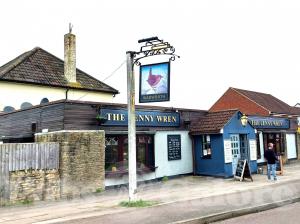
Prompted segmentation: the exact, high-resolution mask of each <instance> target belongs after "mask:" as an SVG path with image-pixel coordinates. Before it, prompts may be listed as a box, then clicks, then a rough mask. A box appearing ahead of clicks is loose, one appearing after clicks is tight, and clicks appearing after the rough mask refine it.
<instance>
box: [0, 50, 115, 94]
mask: <svg viewBox="0 0 300 224" xmlns="http://www.w3.org/2000/svg"><path fill="white" fill-rule="evenodd" d="M1 80H3V81H10V82H22V83H31V84H38V85H47V86H55V87H63V88H72V89H82V90H91V91H97V92H108V93H113V94H117V93H118V90H116V89H114V88H112V87H110V86H109V85H106V84H105V83H103V82H101V81H99V80H97V79H95V78H94V77H92V76H90V75H88V74H86V73H85V72H83V71H81V70H79V69H76V80H77V82H76V83H68V81H67V80H66V79H65V77H64V61H63V60H61V59H59V58H57V57H56V56H54V55H52V54H50V53H49V52H47V51H45V50H43V49H42V48H39V47H36V48H34V49H33V50H31V51H28V52H25V53H23V54H21V55H20V56H18V57H17V58H15V59H13V60H12V61H10V62H8V63H7V64H5V65H3V66H2V67H0V81H1Z"/></svg>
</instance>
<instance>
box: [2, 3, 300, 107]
mask: <svg viewBox="0 0 300 224" xmlns="http://www.w3.org/2000/svg"><path fill="white" fill-rule="evenodd" d="M0 4H1V13H0V21H1V41H0V64H1V65H3V64H4V63H6V62H8V61H9V60H11V59H13V58H15V57H16V56H18V55H19V54H21V53H23V52H25V51H28V50H31V49H32V48H34V47H36V46H39V47H41V48H43V49H45V50H47V51H49V52H50V53H52V54H54V55H56V56H58V57H59V58H62V59H63V35H64V34H65V33H67V32H68V23H69V22H71V23H72V24H74V28H73V33H74V34H76V36H77V67H78V68H80V69H81V70H83V71H85V72H87V73H88V74H90V75H92V76H94V77H96V78H98V79H99V80H101V81H102V80H104V79H105V78H106V77H107V76H109V75H111V74H112V73H113V72H114V71H115V70H116V69H117V68H118V67H119V66H120V65H122V63H123V62H124V61H125V60H126V51H128V50H138V49H139V44H138V43H137V40H139V39H141V38H146V37H151V36H158V37H159V38H161V39H163V40H165V41H168V42H169V43H171V44H172V45H173V46H174V47H175V48H176V53H177V54H178V55H180V56H181V58H180V59H177V60H176V61H174V62H172V64H171V101H170V102H167V103H166V102H165V103H158V104H156V105H162V106H173V107H188V108H197V109H209V108H210V107H211V106H212V104H213V103H214V102H215V101H216V100H217V99H218V98H219V97H220V96H221V95H222V94H223V93H224V92H225V91H226V90H227V89H228V88H229V87H236V88H242V89H247V90H253V91H258V92H265V93H270V94H272V95H274V96H275V97H278V98H279V99H281V100H283V101H285V102H286V103H288V104H290V105H292V106H293V105H295V104H296V103H298V102H299V103H300V95H299V86H300V85H299V73H300V13H299V8H300V1H288V0H283V1H276V0H270V1H269V0H249V1H244V0H234V1H230V0H226V1H225V0H224V1H222V0H205V1H200V0H185V1H183V0H181V1H176V0H172V1H171V0H170V1H164V0H151V1H149V0H147V1H143V0H126V1H125V0H119V1H117V0H109V1H101V0H94V1H89V0H81V1H75V0H70V1H69V0H67V1H66V0H49V1H48V0H44V1H41V0H26V1H24V0H19V1H16V0H6V1H1V3H0ZM136 82H137V83H138V70H136ZM105 83H107V84H109V85H111V86H112V87H114V88H116V89H118V90H119V91H120V92H121V93H120V94H119V96H117V97H116V98H115V99H114V102H123V103H126V88H127V87H126V64H123V65H122V66H121V67H120V69H119V70H117V71H116V72H115V73H114V74H113V76H111V77H110V78H109V79H106V80H105ZM136 92H137V93H138V89H137V88H136ZM137 95H138V94H137ZM137 100H138V99H137Z"/></svg>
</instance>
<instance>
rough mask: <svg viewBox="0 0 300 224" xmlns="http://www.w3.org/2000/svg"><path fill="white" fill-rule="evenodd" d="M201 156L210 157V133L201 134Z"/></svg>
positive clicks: (203, 157)
mask: <svg viewBox="0 0 300 224" xmlns="http://www.w3.org/2000/svg"><path fill="white" fill-rule="evenodd" d="M205 151H206V152H205ZM204 154H206V155H204ZM201 158H202V159H211V158H212V148H211V135H202V138H201Z"/></svg>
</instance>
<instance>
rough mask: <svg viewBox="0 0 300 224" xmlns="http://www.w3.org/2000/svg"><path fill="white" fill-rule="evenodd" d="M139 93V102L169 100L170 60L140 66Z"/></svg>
mask: <svg viewBox="0 0 300 224" xmlns="http://www.w3.org/2000/svg"><path fill="white" fill-rule="evenodd" d="M139 95H140V97H139V102H140V103H149V102H162V101H169V100H170V62H164V63H158V64H150V65H142V66H141V67H140V92H139Z"/></svg>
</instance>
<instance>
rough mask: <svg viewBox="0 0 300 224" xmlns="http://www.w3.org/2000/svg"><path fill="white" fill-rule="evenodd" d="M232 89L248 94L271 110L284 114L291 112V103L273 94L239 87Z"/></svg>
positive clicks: (250, 97) (248, 96)
mask: <svg viewBox="0 0 300 224" xmlns="http://www.w3.org/2000/svg"><path fill="white" fill-rule="evenodd" d="M232 89H233V90H235V91H237V92H239V93H240V94H242V95H244V96H246V97H247V98H249V99H250V100H252V101H254V102H256V103H257V104H259V105H260V106H262V107H264V108H265V109H267V110H269V111H270V112H274V113H282V114H290V113H291V106H290V105H288V104H286V103H285V102H283V101H281V100H279V99H278V98H276V97H274V96H272V95H271V94H266V93H259V92H254V91H249V90H243V89H237V88H232Z"/></svg>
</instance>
